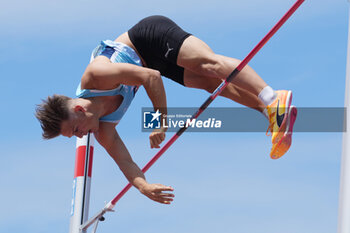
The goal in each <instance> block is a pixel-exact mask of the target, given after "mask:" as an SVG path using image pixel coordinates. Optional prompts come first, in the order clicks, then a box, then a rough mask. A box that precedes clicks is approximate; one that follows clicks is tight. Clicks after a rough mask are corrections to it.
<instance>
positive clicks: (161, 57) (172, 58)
mask: <svg viewBox="0 0 350 233" xmlns="http://www.w3.org/2000/svg"><path fill="white" fill-rule="evenodd" d="M128 34H129V37H130V40H131V42H132V43H133V45H134V46H135V47H136V50H137V51H138V52H139V54H140V55H141V57H142V58H143V59H144V60H145V62H146V65H147V67H149V68H152V69H155V70H158V71H159V72H160V73H161V74H162V76H165V77H167V78H170V79H172V80H174V81H175V82H177V83H180V84H181V85H184V78H183V76H184V68H183V67H180V66H178V65H177V64H176V61H177V56H178V54H179V50H180V47H181V45H182V43H183V42H184V40H185V39H186V38H187V37H189V36H190V35H191V34H190V33H187V32H185V31H184V30H182V29H181V28H180V27H179V26H178V25H177V24H176V23H174V22H173V21H172V20H170V19H168V18H167V17H164V16H159V15H155V16H150V17H147V18H144V19H142V20H141V21H140V22H138V23H137V24H136V25H135V26H133V27H132V28H131V29H130V30H129V31H128Z"/></svg>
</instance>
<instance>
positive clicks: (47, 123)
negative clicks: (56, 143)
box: [35, 95, 71, 139]
mask: <svg viewBox="0 0 350 233" xmlns="http://www.w3.org/2000/svg"><path fill="white" fill-rule="evenodd" d="M70 99H71V98H69V97H67V96H64V95H53V96H49V97H47V99H46V100H43V102H42V103H41V104H38V105H37V106H36V114H35V116H36V118H37V119H38V120H39V121H40V124H41V128H42V129H43V134H42V135H43V138H44V139H51V138H54V137H57V136H58V135H60V133H61V123H62V121H65V120H68V118H69V113H68V106H67V105H68V100H70Z"/></svg>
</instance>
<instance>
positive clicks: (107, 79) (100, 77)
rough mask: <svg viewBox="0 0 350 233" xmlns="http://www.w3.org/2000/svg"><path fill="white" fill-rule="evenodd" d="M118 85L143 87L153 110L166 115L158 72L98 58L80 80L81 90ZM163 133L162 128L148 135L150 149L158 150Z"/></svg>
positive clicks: (162, 89) (164, 100) (162, 88)
mask: <svg viewBox="0 0 350 233" xmlns="http://www.w3.org/2000/svg"><path fill="white" fill-rule="evenodd" d="M120 84H125V85H138V86H140V85H143V86H144V88H145V89H146V92H147V95H148V96H149V98H150V99H151V101H152V104H153V107H154V110H155V111H157V110H158V109H159V110H160V112H161V113H162V114H163V115H167V104H166V95H165V90H164V85H163V81H162V78H161V75H160V72H159V71H158V70H153V69H149V68H145V67H141V66H137V65H133V64H128V63H112V62H110V60H109V59H108V58H107V57H104V56H98V57H96V58H95V60H94V61H93V62H92V63H90V64H89V65H88V67H87V68H86V70H85V73H84V74H83V77H82V80H81V86H82V88H83V89H97V90H108V89H113V88H116V87H118V86H119V85H120ZM163 115H162V116H161V118H162V117H163ZM161 122H162V123H163V120H161ZM165 131H166V128H164V127H162V129H160V130H158V131H154V132H153V133H152V134H151V135H150V144H151V148H159V144H160V143H162V141H164V139H165V133H164V132H165Z"/></svg>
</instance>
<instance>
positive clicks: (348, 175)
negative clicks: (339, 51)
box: [338, 0, 350, 233]
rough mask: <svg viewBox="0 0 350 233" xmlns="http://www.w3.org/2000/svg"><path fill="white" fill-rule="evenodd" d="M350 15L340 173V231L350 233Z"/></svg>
mask: <svg viewBox="0 0 350 233" xmlns="http://www.w3.org/2000/svg"><path fill="white" fill-rule="evenodd" d="M348 2H350V0H348ZM349 92H350V17H349V29H348V49H347V62H346V81H345V103H344V105H345V117H344V129H345V131H344V133H343V152H342V160H341V174H340V192H339V193H340V194H339V211H338V233H350V93H349Z"/></svg>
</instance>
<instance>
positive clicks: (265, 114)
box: [262, 108, 269, 119]
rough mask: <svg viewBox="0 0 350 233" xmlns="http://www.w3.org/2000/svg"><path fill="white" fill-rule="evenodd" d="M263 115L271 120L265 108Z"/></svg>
mask: <svg viewBox="0 0 350 233" xmlns="http://www.w3.org/2000/svg"><path fill="white" fill-rule="evenodd" d="M262 114H263V115H264V116H265V117H266V119H269V116H268V114H267V109H266V108H264V110H263V111H262Z"/></svg>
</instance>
